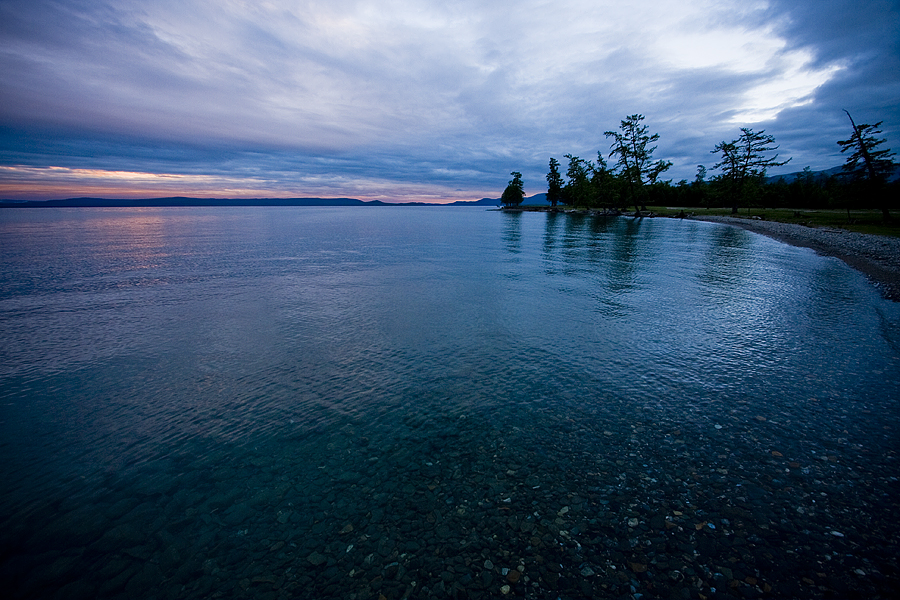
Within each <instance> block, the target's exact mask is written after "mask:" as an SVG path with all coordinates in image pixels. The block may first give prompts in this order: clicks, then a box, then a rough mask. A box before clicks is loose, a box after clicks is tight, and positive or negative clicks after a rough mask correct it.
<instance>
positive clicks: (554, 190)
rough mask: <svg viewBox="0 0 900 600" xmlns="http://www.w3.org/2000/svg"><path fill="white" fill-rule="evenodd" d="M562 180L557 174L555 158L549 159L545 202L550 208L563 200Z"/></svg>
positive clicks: (557, 165)
mask: <svg viewBox="0 0 900 600" xmlns="http://www.w3.org/2000/svg"><path fill="white" fill-rule="evenodd" d="M562 189H563V180H562V177H561V176H560V174H559V161H558V160H556V159H555V158H551V159H550V172H549V173H547V201H548V202H550V206H556V203H557V202H559V201H560V200H562V199H563V192H562Z"/></svg>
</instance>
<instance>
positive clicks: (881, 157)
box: [838, 110, 896, 221]
mask: <svg viewBox="0 0 900 600" xmlns="http://www.w3.org/2000/svg"><path fill="white" fill-rule="evenodd" d="M844 112H845V113H847V116H848V117H849V118H850V124H851V125H852V126H853V135H852V136H850V139H849V140H841V141H839V142H838V145H839V146H840V147H841V152H846V151H847V150H850V149H851V148H852V149H853V154H851V155H850V156H848V157H847V162H846V163H844V171H845V172H847V173H852V174H854V175H855V176H856V177H858V178H860V179H862V178H864V179H866V180H867V182H868V184H869V188H870V189H869V190H868V191H869V192H870V193H875V194H877V193H879V192H881V195H882V196H883V198H882V202H881V212H882V215H883V216H884V220H885V221H887V220H889V219H890V218H891V215H890V213H889V211H888V203H887V194H885V193H884V187H885V183H887V179H888V177H889V176H890V175H892V174H893V173H894V169H896V165H895V164H894V161H893V159H892V158H891V157H893V156H894V153H893V152H891V149H890V148H886V149H882V150H879V149H877V148H878V146H879V145H881V144H883V143H884V142H885V139H884V138H881V139H878V138H876V137H875V136H876V135H880V134H881V130H880V129H879V127H881V124H882V123H883V121H878V122H877V123H875V124H874V125H869V124H867V123H865V124H863V125H859V126H857V124H856V123H855V122H854V121H853V117H851V116H850V113H849V112H847V111H846V110H844ZM860 160H862V161H863V166H862V169H860V168H859V161H860ZM861 174H864V175H865V177H861ZM848 211H849V208H848ZM848 214H849V213H848Z"/></svg>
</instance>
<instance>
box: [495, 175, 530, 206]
mask: <svg viewBox="0 0 900 600" xmlns="http://www.w3.org/2000/svg"><path fill="white" fill-rule="evenodd" d="M510 175H512V176H513V178H512V180H511V181H510V182H509V185H507V186H506V189H505V190H503V196H501V197H500V202H502V203H503V205H504V206H507V207H509V206H518V205H520V204H522V200H524V199H525V189H524V187H523V185H522V174H521V173H519V172H517V171H513V172H512V173H510Z"/></svg>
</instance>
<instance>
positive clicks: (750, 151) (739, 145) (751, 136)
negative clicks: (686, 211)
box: [711, 127, 791, 214]
mask: <svg viewBox="0 0 900 600" xmlns="http://www.w3.org/2000/svg"><path fill="white" fill-rule="evenodd" d="M774 143H775V138H774V137H772V136H771V135H766V132H765V130H762V131H753V130H752V129H750V128H748V127H741V135H740V137H739V138H738V139H736V140H732V141H730V142H720V143H719V144H718V145H716V147H715V149H714V150H712V151H711V153H712V154H716V153H719V154H721V155H722V160H720V161H719V162H718V163H716V164H715V165H714V166H713V169H721V170H722V177H723V179H724V180H725V181H726V182H727V184H728V188H729V194H730V196H731V201H732V207H731V214H737V211H738V202H739V201H740V200H743V199H744V197H745V196H747V186H748V184H749V183H751V182H753V183H761V182H762V180H763V179H764V178H765V176H766V170H767V169H769V168H770V167H780V166H781V165H786V164H787V163H789V162H790V161H791V159H790V158H789V159H787V160H784V161H779V160H778V155H777V154H776V155H775V156H773V157H771V158H767V157H766V153H767V152H772V151H773V150H777V149H778V146H773V145H772V144H774Z"/></svg>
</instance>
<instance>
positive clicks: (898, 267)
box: [687, 215, 900, 302]
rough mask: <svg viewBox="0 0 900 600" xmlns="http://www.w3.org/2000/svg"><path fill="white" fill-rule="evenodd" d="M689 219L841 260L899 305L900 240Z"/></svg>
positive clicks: (728, 220) (741, 221)
mask: <svg viewBox="0 0 900 600" xmlns="http://www.w3.org/2000/svg"><path fill="white" fill-rule="evenodd" d="M687 218H689V219H693V220H695V221H708V222H712V223H722V224H725V225H731V226H732V227H740V228H741V229H746V230H747V231H752V232H753V233H759V234H761V235H765V236H767V237H770V238H773V239H775V240H778V241H780V242H784V243H785V244H790V245H792V246H800V247H803V248H812V249H813V250H815V251H816V252H817V253H819V254H822V255H824V256H833V257H835V258H839V259H841V260H842V261H844V262H845V263H847V264H848V265H849V266H851V267H852V268H854V269H856V270H857V271H860V272H861V273H862V274H863V275H865V276H866V278H868V279H869V281H870V282H871V283H872V284H873V285H874V286H875V287H877V288H878V289H879V291H881V294H882V295H883V296H884V297H885V298H887V299H888V300H892V301H894V302H900V238H895V237H888V236H882V235H872V234H866V233H857V232H855V231H846V230H843V229H830V228H817V227H806V226H804V225H796V224H794V223H778V222H776V221H764V220H761V219H759V220H757V219H745V218H740V217H725V216H714V215H708V216H705V215H690V216H689V217H687Z"/></svg>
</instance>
